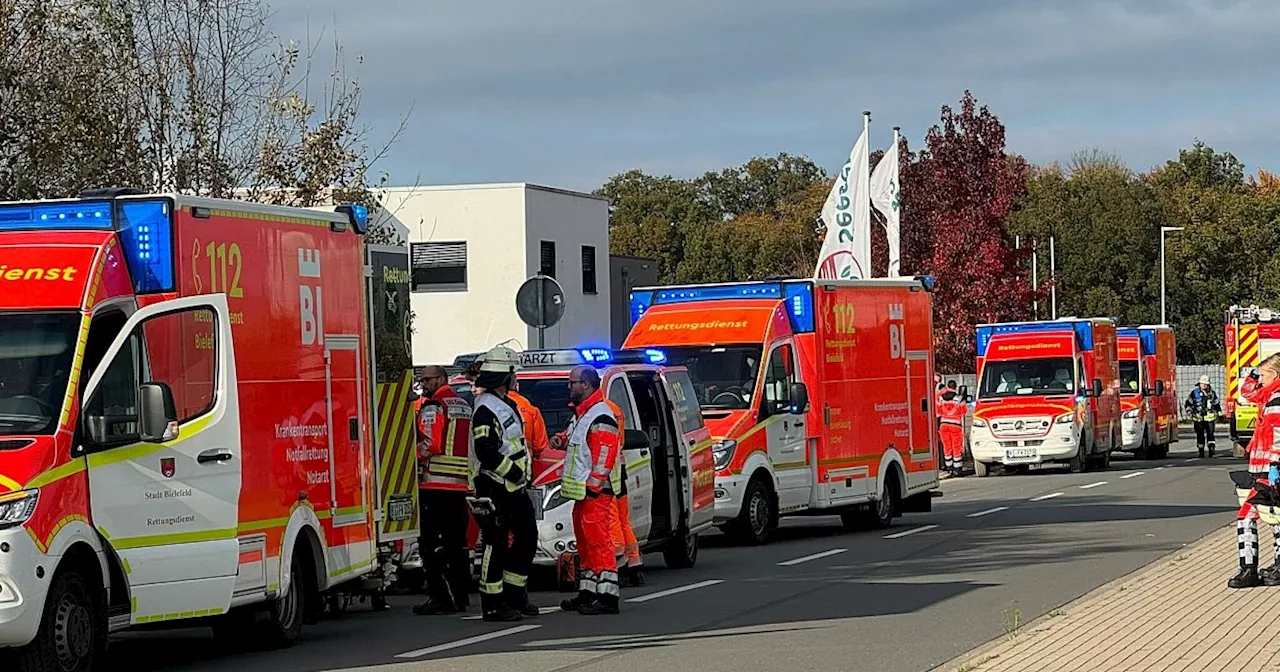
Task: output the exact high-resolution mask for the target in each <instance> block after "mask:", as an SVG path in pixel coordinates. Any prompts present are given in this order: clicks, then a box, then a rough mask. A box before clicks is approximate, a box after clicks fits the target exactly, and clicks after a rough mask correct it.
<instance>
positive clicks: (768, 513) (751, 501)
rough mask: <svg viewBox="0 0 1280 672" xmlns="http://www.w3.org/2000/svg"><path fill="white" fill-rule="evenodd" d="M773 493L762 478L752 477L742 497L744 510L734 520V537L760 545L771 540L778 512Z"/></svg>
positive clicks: (749, 543)
mask: <svg viewBox="0 0 1280 672" xmlns="http://www.w3.org/2000/svg"><path fill="white" fill-rule="evenodd" d="M773 509H774V507H773V493H772V492H771V490H770V488H769V486H768V485H766V484H765V482H764V479H762V478H752V479H751V482H750V483H748V484H747V492H746V494H745V495H744V496H743V498H742V512H741V513H739V514H738V519H737V520H735V521H733V527H732V528H731V529H732V530H733V537H734V538H735V539H736V540H737V541H738V542H740V543H744V544H747V545H750V546H760V545H762V544H764V543H766V542H768V541H769V531H770V530H772V529H773V528H774V527H775V525H774V519H775V517H776V516H777V513H776V512H775V511H774V510H773Z"/></svg>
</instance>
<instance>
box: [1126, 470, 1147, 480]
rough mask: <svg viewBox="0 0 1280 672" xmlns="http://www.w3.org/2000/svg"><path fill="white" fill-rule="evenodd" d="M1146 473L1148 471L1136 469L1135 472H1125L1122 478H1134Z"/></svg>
mask: <svg viewBox="0 0 1280 672" xmlns="http://www.w3.org/2000/svg"><path fill="white" fill-rule="evenodd" d="M1145 473H1147V472H1145V471H1135V472H1133V473H1132V474H1125V475H1124V476H1121V477H1120V480H1124V479H1126V478H1133V477H1134V476H1141V475H1143V474H1145Z"/></svg>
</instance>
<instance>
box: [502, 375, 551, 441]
mask: <svg viewBox="0 0 1280 672" xmlns="http://www.w3.org/2000/svg"><path fill="white" fill-rule="evenodd" d="M507 398H509V399H511V401H514V402H516V407H517V408H519V409H520V421H521V422H522V423H524V438H525V442H526V443H528V444H529V450H530V451H532V454H533V459H535V460H537V459H538V458H539V457H540V456H541V455H542V451H544V450H546V449H547V448H548V447H550V446H551V439H550V438H548V437H547V421H546V420H544V419H543V418H542V411H540V410H538V407H537V406H534V405H533V402H531V401H529V400H528V399H527V398H525V397H524V395H522V394H520V383H519V382H518V381H517V382H515V383H513V385H512V387H511V389H510V390H507Z"/></svg>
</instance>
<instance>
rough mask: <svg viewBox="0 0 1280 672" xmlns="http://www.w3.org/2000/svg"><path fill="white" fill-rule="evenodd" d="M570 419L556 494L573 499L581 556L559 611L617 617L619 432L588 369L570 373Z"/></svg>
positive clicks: (596, 376) (593, 373) (597, 379)
mask: <svg viewBox="0 0 1280 672" xmlns="http://www.w3.org/2000/svg"><path fill="white" fill-rule="evenodd" d="M569 398H570V399H571V400H572V401H573V404H574V414H575V417H574V420H573V424H572V426H571V427H570V429H569V435H568V442H567V444H568V445H567V446H566V447H565V456H564V475H563V476H562V477H561V481H560V494H561V495H563V496H564V497H565V499H570V500H573V501H574V505H573V534H574V538H575V539H577V541H578V554H579V556H581V558H582V565H583V567H582V573H581V574H580V575H579V577H578V596H577V597H576V598H573V599H569V600H565V601H564V602H562V603H561V605H560V606H561V608H562V609H564V610H565V611H575V610H576V611H577V612H578V613H580V614H584V615H589V616H591V615H597V614H616V613H618V603H619V602H620V598H621V595H622V593H621V590H620V587H619V583H618V565H617V561H616V559H615V557H614V553H613V550H614V549H613V540H612V538H611V535H610V534H609V516H610V511H611V510H613V511H615V515H616V509H615V508H614V507H616V506H617V505H616V503H615V502H614V493H617V492H620V491H621V489H622V483H621V470H620V469H618V468H617V462H618V461H619V460H620V459H621V452H622V433H621V432H620V431H619V429H618V420H617V418H615V417H614V414H613V410H612V409H611V408H609V405H608V404H607V403H605V400H604V395H603V394H602V393H601V390H600V374H599V373H598V372H597V371H596V370H595V369H593V368H591V367H590V366H579V367H576V368H574V369H573V370H572V371H570V372H569Z"/></svg>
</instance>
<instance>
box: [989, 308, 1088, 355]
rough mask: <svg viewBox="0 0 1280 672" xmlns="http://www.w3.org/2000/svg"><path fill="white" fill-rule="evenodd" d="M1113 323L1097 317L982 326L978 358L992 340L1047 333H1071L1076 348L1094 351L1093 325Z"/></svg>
mask: <svg viewBox="0 0 1280 672" xmlns="http://www.w3.org/2000/svg"><path fill="white" fill-rule="evenodd" d="M1098 323H1102V324H1108V323H1111V320H1110V319H1109V318H1105V317H1097V318H1092V319H1080V318H1076V317H1065V318H1062V319H1059V320H1051V321H1047V322H1009V323H1007V324H980V325H978V327H977V349H978V353H977V354H978V356H979V357H985V356H986V354H987V346H988V345H990V344H991V339H992V338H995V337H996V336H1002V335H1005V334H1031V333H1038V332H1047V331H1071V332H1073V333H1074V334H1075V337H1076V346H1077V347H1079V348H1080V349H1081V350H1092V349H1093V325H1094V324H1098Z"/></svg>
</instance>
